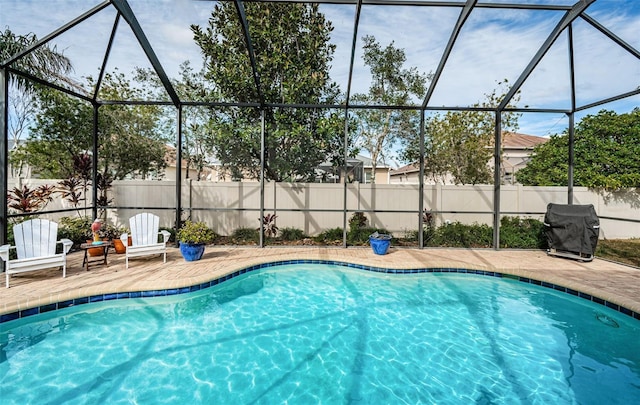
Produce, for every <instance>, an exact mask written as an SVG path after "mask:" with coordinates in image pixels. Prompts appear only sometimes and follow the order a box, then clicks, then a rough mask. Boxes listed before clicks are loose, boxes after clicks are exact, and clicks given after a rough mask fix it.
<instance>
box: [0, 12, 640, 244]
mask: <svg viewBox="0 0 640 405" xmlns="http://www.w3.org/2000/svg"><path fill="white" fill-rule="evenodd" d="M0 26H1V27H0V29H2V49H0V105H1V106H2V114H0V117H1V118H0V124H1V125H0V131H1V135H2V136H0V147H1V148H0V151H1V153H0V175H1V177H2V185H3V186H2V187H1V189H0V197H1V199H2V201H3V204H0V221H1V223H0V228H1V229H0V231H1V232H0V244H4V243H5V242H6V241H7V235H8V231H9V228H10V227H11V225H12V224H13V223H14V222H15V221H19V220H20V219H21V218H24V217H26V216H34V215H37V216H43V217H50V218H61V217H64V216H87V217H90V218H95V217H98V216H102V217H104V218H105V219H106V220H108V221H109V222H112V223H113V224H115V225H118V226H126V224H127V221H128V218H129V217H130V216H132V215H134V214H135V213H138V212H141V211H147V212H153V213H156V214H158V215H160V216H161V218H162V222H163V223H162V224H161V226H163V227H167V228H172V227H174V228H175V227H179V226H180V224H181V223H182V222H183V221H184V220H186V219H187V218H190V219H194V220H202V221H205V222H206V223H207V224H208V225H209V226H210V227H212V228H213V229H214V230H215V231H216V232H217V233H218V234H221V235H229V234H231V233H232V232H234V231H235V230H237V229H243V228H248V229H256V228H258V227H264V226H265V224H264V222H265V221H262V220H261V219H262V218H264V217H265V216H272V215H275V217H276V218H277V219H276V221H277V225H278V227H279V229H280V230H281V231H282V230H283V229H297V230H300V231H301V232H302V233H303V234H304V235H311V236H313V235H316V234H318V233H320V232H323V231H326V230H328V229H341V230H342V244H343V246H344V247H346V246H347V245H348V244H347V232H348V231H349V227H350V225H352V224H351V222H352V221H353V220H354V218H355V219H358V218H363V219H362V221H364V223H366V224H367V225H368V226H370V227H372V228H376V229H380V230H385V231H388V232H390V233H393V234H394V236H399V235H405V236H406V235H415V236H414V237H413V239H412V238H411V237H408V239H410V240H413V242H412V243H410V244H409V245H412V246H415V247H420V248H422V247H424V246H425V241H424V237H425V236H424V235H425V233H424V232H422V230H423V229H425V227H428V226H434V225H440V224H449V223H455V222H462V223H483V224H487V225H489V226H491V227H492V232H493V235H492V236H493V247H494V248H496V249H497V248H499V246H500V237H501V235H500V224H501V218H503V217H506V216H513V217H518V218H527V217H533V218H541V217H542V216H543V215H544V213H545V210H546V206H547V204H548V203H551V202H554V203H565V204H573V203H580V204H588V203H594V205H596V207H597V208H598V209H599V212H598V214H599V215H600V217H601V219H602V228H603V233H604V235H605V236H607V235H609V236H611V235H613V234H615V232H614V230H619V229H627V231H626V232H627V234H626V235H625V236H626V237H629V236H634V233H635V236H638V234H640V230H639V229H638V226H640V215H636V214H637V211H638V209H637V207H638V206H639V205H640V204H638V198H637V196H636V197H630V195H631V194H633V193H634V192H635V191H634V190H630V191H629V190H627V191H624V192H621V193H618V194H615V195H614V194H608V195H605V196H603V194H602V193H600V194H599V193H597V192H594V191H593V190H591V189H588V188H586V187H582V186H577V185H576V184H577V182H576V181H575V179H576V177H577V175H579V173H576V172H575V170H574V168H575V167H576V163H578V162H581V161H582V162H585V161H588V160H589V159H590V158H591V157H590V156H589V154H586V155H585V154H576V153H575V152H574V142H575V140H574V135H575V129H576V127H577V126H579V125H580V122H581V120H582V119H583V118H585V117H589V116H592V115H594V114H598V113H599V112H600V111H601V110H603V109H604V110H608V111H613V112H615V113H617V114H624V113H629V112H631V111H634V109H635V108H637V107H638V106H639V105H640V52H639V51H638V50H639V49H640V35H638V33H639V31H638V27H640V3H639V2H637V1H634V0H580V1H577V2H576V1H575V0H511V1H508V0H486V1H477V0H467V1H461V0H452V1H444V0H397V1H394V0H329V1H318V2H313V3H307V2H302V1H278V2H276V1H241V0H235V1H207V0H153V1H152V0H105V1H88V0H57V1H47V2H43V1H37V0H0ZM509 134H526V135H530V136H536V137H549V136H550V135H555V134H558V135H562V136H563V137H564V138H563V139H566V144H567V145H568V148H567V149H566V151H563V152H562V153H563V159H564V160H563V164H562V165H558V166H557V167H554V168H553V171H554V172H557V173H555V174H557V176H559V178H561V179H562V180H560V182H559V183H556V184H554V185H553V186H529V185H526V186H525V185H522V184H517V182H515V183H516V184H512V183H514V182H513V181H510V179H511V177H510V176H513V175H514V172H513V170H512V168H511V167H510V166H509V165H511V164H512V163H509V162H507V160H506V159H505V155H506V153H507V152H506V149H505V148H504V145H503V144H504V143H505V142H506V139H507V137H508V136H509ZM598 147H599V146H598V145H597V144H594V145H593V146H592V151H594V153H595V151H596V150H597V149H598ZM524 149H525V152H526V153H525V155H523V156H522V157H521V160H522V162H523V163H526V162H527V161H528V159H530V158H531V149H530V148H529V149H527V148H526V147H525V148H524ZM610 165H611V166H615V165H616V162H613V161H612V162H611V163H610ZM550 170H551V169H550ZM408 173H411V174H412V175H411V176H409V175H408ZM515 178H516V179H517V176H516V177H515ZM578 184H579V182H578ZM47 190H49V191H48V194H47ZM630 193H631V194H630ZM612 195H613V196H614V197H611V196H612ZM267 225H268V224H267ZM264 245H265V234H264V233H263V232H260V240H259V246H264Z"/></svg>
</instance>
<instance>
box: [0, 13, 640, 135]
mask: <svg viewBox="0 0 640 405" xmlns="http://www.w3.org/2000/svg"><path fill="white" fill-rule="evenodd" d="M575 1H577V0H575ZM491 2H493V3H523V4H524V3H526V4H553V5H564V6H566V5H572V4H573V3H574V1H567V0H508V1H507V0H491ZM100 3H101V1H100V0H47V1H44V0H0V27H1V28H2V29H5V28H7V27H8V28H9V29H11V30H12V31H13V32H14V33H18V34H26V33H30V32H33V33H35V34H36V35H37V36H38V37H39V38H42V37H44V36H45V35H48V34H50V33H51V32H53V31H54V30H56V29H57V28H58V27H60V26H61V25H63V24H66V23H68V22H69V21H72V20H73V19H74V18H76V17H77V16H79V15H80V14H82V13H84V12H85V11H87V10H89V9H90V8H92V7H93V6H95V5H97V4H100ZM129 3H130V5H131V8H132V9H133V11H134V12H135V13H136V16H137V18H138V20H139V22H140V24H141V26H142V28H143V30H144V31H145V33H146V35H147V37H148V39H149V41H150V43H151V45H152V46H153V47H154V50H155V51H156V54H157V55H158V58H159V60H160V62H161V63H162V65H163V66H164V68H165V70H166V72H167V74H168V76H169V77H177V76H178V67H179V65H180V63H181V62H183V61H185V60H191V61H192V65H193V66H194V67H199V66H200V65H201V63H202V58H201V54H200V50H199V48H198V47H197V46H196V45H195V43H194V41H193V37H192V33H191V30H190V25H191V24H198V25H201V26H206V24H207V19H208V17H209V16H210V13H211V10H212V8H213V4H214V2H211V1H202V0H129ZM480 3H482V1H480ZM320 11H321V12H323V13H324V14H325V15H326V17H327V19H328V20H330V21H331V22H332V25H333V27H334V30H333V32H332V35H331V42H332V43H334V44H335V45H336V52H335V55H334V60H333V64H332V69H331V77H332V79H333V80H334V81H336V82H337V83H338V84H339V85H340V87H341V89H342V90H343V91H346V89H347V80H348V74H349V60H350V57H351V54H350V52H351V43H352V41H353V36H354V32H353V27H354V19H355V6H354V5H351V4H349V5H344V4H332V5H331V4H322V5H320ZM459 13H460V8H459V7H445V6H443V7H409V6H373V5H364V6H363V7H362V13H361V16H360V24H359V26H358V32H357V38H358V42H357V51H356V55H355V64H354V71H353V83H352V94H353V93H358V92H366V91H367V89H368V86H369V84H370V80H371V76H370V73H369V70H368V67H366V66H364V64H363V61H362V55H363V52H362V40H361V38H362V37H363V36H365V35H374V36H375V38H376V39H377V40H378V42H379V43H380V44H381V45H382V46H386V45H388V44H391V43H392V42H393V44H394V46H395V47H396V48H401V49H404V51H405V54H406V63H405V67H407V68H408V67H416V68H417V69H418V70H419V71H420V72H421V73H424V74H427V73H431V72H435V71H436V69H437V67H438V63H439V61H440V59H441V57H442V55H443V52H444V47H445V46H446V44H447V41H448V40H449V37H450V35H451V32H452V29H453V26H454V24H455V22H456V20H457V18H458V15H459ZM563 14H564V11H541V10H536V11H531V10H505V9H490V8H481V7H477V8H476V9H474V10H473V11H472V13H471V15H470V17H469V19H468V20H467V21H466V23H465V25H464V26H463V28H462V30H461V32H460V35H459V37H458V39H457V41H456V43H455V45H454V47H453V51H452V53H451V56H450V58H449V59H448V60H447V63H446V65H445V69H444V71H443V74H442V76H441V77H440V80H439V81H438V84H437V86H436V87H435V91H434V93H433V97H432V98H431V100H430V103H429V105H430V106H456V105H457V106H469V105H473V104H474V103H478V102H481V101H483V100H484V98H485V95H486V94H489V93H491V92H492V91H493V90H494V89H496V88H497V87H498V82H500V81H503V80H504V79H507V80H508V81H509V82H510V83H513V82H515V81H516V80H517V79H518V77H519V75H520V73H521V72H522V71H523V69H525V67H526V66H527V65H528V64H529V62H530V61H531V59H532V58H533V57H534V55H535V54H536V52H537V51H538V49H539V48H540V46H541V45H542V44H543V43H544V41H545V40H546V38H547V37H548V36H549V34H550V32H551V30H552V29H553V28H554V26H555V25H556V24H557V23H558V22H559V21H560V19H561V17H562V15H563ZM587 14H588V15H590V16H591V17H593V18H594V19H596V20H597V21H599V22H600V23H601V24H602V25H604V26H605V27H607V28H608V29H609V30H611V31H612V32H613V33H614V34H616V35H617V36H618V37H620V38H621V39H622V40H623V41H625V42H627V43H628V44H629V45H631V46H632V47H634V48H635V49H636V50H640V35H639V33H640V1H638V0H596V1H595V3H594V4H592V5H591V6H589V8H588V9H587ZM115 15H116V13H115V10H114V9H113V8H112V7H108V8H107V9H105V10H102V11H101V12H99V13H98V14H96V15H94V16H92V17H91V18H90V19H89V20H87V21H85V22H83V23H81V24H79V25H78V26H76V27H74V29H73V30H71V31H69V32H66V33H64V34H62V35H61V36H59V37H56V38H55V39H54V40H53V41H52V42H51V43H52V44H55V46H56V47H57V50H58V51H63V52H64V54H65V55H66V56H68V57H69V58H70V59H71V61H72V63H73V65H74V67H75V72H74V74H73V76H74V77H75V78H76V79H77V80H81V78H82V77H84V76H87V75H92V76H94V77H95V76H96V75H97V73H98V70H99V68H100V65H101V63H102V58H103V56H104V53H105V49H106V45H107V42H108V38H109V33H110V32H111V28H112V25H113V22H114V20H115ZM573 38H574V42H573V45H574V51H573V54H574V63H575V73H576V74H575V76H576V77H575V81H576V89H577V91H576V97H577V104H578V106H581V105H587V104H589V103H592V102H595V101H598V100H601V99H604V98H608V97H614V96H617V95H619V94H623V93H625V92H629V91H632V90H635V89H637V88H639V87H640V60H638V59H637V58H635V57H634V56H633V55H631V54H630V53H629V52H627V51H625V50H624V49H622V48H621V47H619V46H617V45H616V44H615V43H614V42H613V41H611V40H610V39H609V38H607V37H606V36H604V35H603V34H602V33H600V32H599V31H597V30H596V29H595V28H593V27H592V26H591V25H590V24H588V23H587V22H586V21H584V20H582V19H578V20H576V22H575V23H574V24H573ZM568 44H569V41H568V35H567V34H566V33H563V34H562V35H560V37H559V38H558V40H557V41H556V42H555V43H554V45H553V46H552V47H551V49H550V50H549V52H548V53H547V54H546V55H545V56H544V58H543V59H542V61H541V62H540V64H538V65H537V67H536V69H535V70H534V71H533V73H532V74H531V76H530V77H529V78H528V79H527V81H526V82H525V83H524V85H523V87H522V91H521V94H520V100H519V102H518V106H519V107H525V106H528V107H530V108H562V109H568V108H570V106H571V104H570V100H571V98H570V86H569V85H568V83H569V80H570V76H569V51H568ZM135 66H139V67H150V64H149V63H148V62H147V61H146V58H145V57H144V54H143V52H142V50H141V48H140V46H139V45H138V43H137V41H136V40H135V38H134V36H133V34H132V33H131V30H130V29H129V27H128V25H127V24H126V23H124V21H121V23H120V26H119V28H118V31H117V34H116V37H115V42H114V46H113V50H112V52H111V55H110V58H109V64H108V65H107V70H111V69H113V68H114V67H117V68H118V70H119V71H120V72H123V73H127V72H130V71H132V70H133V68H134V67H135ZM415 102H416V103H417V104H421V100H416V101H415ZM637 106H640V96H634V97H629V98H626V99H624V100H621V101H618V102H615V103H609V104H606V105H604V106H600V107H596V108H594V109H590V110H586V111H584V112H580V113H578V114H576V120H579V119H580V118H581V117H582V116H584V115H585V114H595V113H597V112H598V111H599V110H600V109H602V108H606V109H611V110H615V111H618V112H620V113H624V112H629V111H631V110H632V109H633V108H634V107H637ZM519 122H520V128H519V132H521V133H525V134H530V135H537V136H548V135H550V134H554V133H561V132H562V131H563V130H564V129H565V128H566V127H567V125H568V119H567V117H566V115H565V114H562V113H560V114H558V113H545V114H540V113H525V114H523V116H522V117H521V118H520V121H519Z"/></svg>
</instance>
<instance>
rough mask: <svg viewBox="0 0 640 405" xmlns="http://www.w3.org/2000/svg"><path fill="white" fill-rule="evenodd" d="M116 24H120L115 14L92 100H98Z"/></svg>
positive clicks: (117, 14) (118, 17) (117, 15)
mask: <svg viewBox="0 0 640 405" xmlns="http://www.w3.org/2000/svg"><path fill="white" fill-rule="evenodd" d="M118 22H120V13H119V12H118V13H116V19H115V21H114V22H113V28H111V35H110V36H109V42H108V43H107V49H106V50H105V51H104V56H103V57H102V66H101V67H100V73H98V79H97V80H96V88H95V89H94V90H93V99H94V100H97V99H98V93H100V86H101V85H102V79H103V78H104V74H105V72H106V69H107V62H108V61H109V54H111V48H112V47H113V40H114V39H115V37H116V32H117V31H118Z"/></svg>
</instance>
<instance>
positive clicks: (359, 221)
mask: <svg viewBox="0 0 640 405" xmlns="http://www.w3.org/2000/svg"><path fill="white" fill-rule="evenodd" d="M366 226H367V216H366V215H364V212H359V211H358V212H354V213H353V215H351V218H349V231H356V230H358V229H360V228H364V227H366Z"/></svg>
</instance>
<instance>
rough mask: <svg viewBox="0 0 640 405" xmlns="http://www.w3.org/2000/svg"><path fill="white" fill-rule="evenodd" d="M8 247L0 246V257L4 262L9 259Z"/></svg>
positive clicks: (9, 247)
mask: <svg viewBox="0 0 640 405" xmlns="http://www.w3.org/2000/svg"><path fill="white" fill-rule="evenodd" d="M9 249H11V246H9V245H2V246H0V258H2V260H4V261H5V262H7V261H9Z"/></svg>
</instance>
